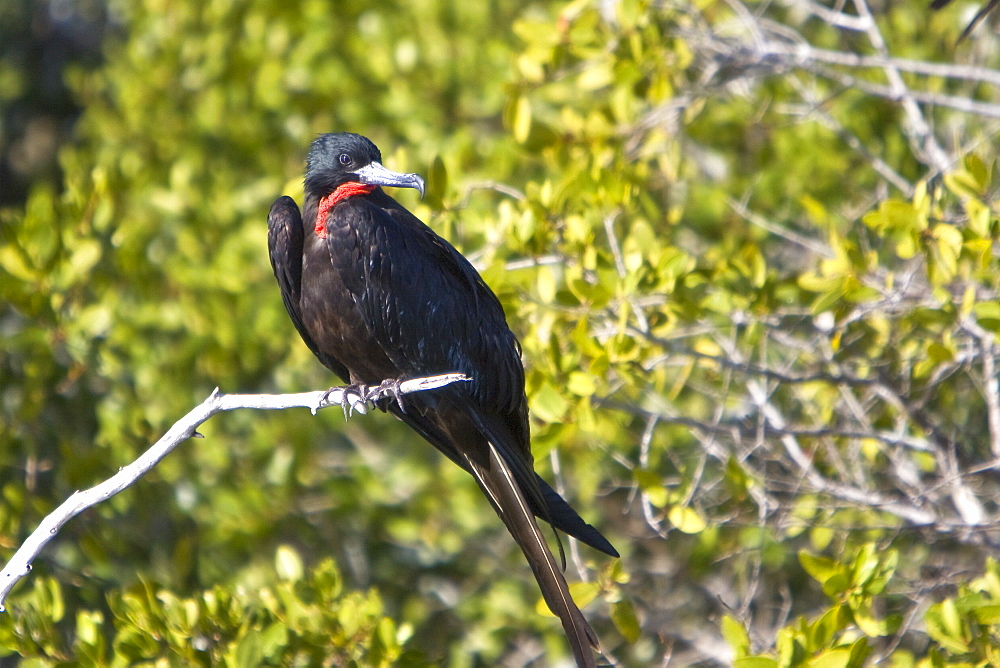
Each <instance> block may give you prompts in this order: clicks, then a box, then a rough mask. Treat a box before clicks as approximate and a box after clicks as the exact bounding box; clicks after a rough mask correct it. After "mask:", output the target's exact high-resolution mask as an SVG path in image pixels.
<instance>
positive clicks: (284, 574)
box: [274, 545, 304, 582]
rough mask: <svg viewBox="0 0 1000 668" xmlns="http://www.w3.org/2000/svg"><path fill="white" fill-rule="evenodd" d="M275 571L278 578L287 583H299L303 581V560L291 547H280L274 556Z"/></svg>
mask: <svg viewBox="0 0 1000 668" xmlns="http://www.w3.org/2000/svg"><path fill="white" fill-rule="evenodd" d="M274 570H275V572H277V574H278V577H279V578H280V579H282V580H284V581H285V582H298V581H299V580H301V579H302V574H303V570H304V569H303V566H302V558H301V557H300V556H299V553H298V552H296V551H295V548H293V547H291V546H289V545H280V546H278V549H277V550H276V551H275V555H274Z"/></svg>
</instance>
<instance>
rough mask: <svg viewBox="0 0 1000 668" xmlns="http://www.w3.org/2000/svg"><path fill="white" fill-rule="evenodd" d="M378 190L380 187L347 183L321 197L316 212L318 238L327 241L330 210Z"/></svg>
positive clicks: (352, 182)
mask: <svg viewBox="0 0 1000 668" xmlns="http://www.w3.org/2000/svg"><path fill="white" fill-rule="evenodd" d="M376 188H378V186H372V185H368V184H365V183H357V182H354V181H348V182H347V183H341V184H340V185H339V186H337V188H336V190H334V191H333V192H332V193H330V194H329V195H326V196H324V197H321V198H320V200H319V206H318V208H317V210H316V227H315V228H314V230H315V232H316V236H318V237H319V238H320V239H326V222H327V218H329V216H330V210H331V209H333V207H335V206H337V204H338V203H339V202H343V201H344V200H345V199H348V198H350V197H356V196H358V195H370V194H371V193H373V192H375V189H376Z"/></svg>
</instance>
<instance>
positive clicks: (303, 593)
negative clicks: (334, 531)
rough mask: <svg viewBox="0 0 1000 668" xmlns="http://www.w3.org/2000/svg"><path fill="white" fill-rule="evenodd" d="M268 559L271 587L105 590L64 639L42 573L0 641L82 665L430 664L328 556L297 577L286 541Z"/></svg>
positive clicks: (296, 562)
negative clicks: (190, 592)
mask: <svg viewBox="0 0 1000 668" xmlns="http://www.w3.org/2000/svg"><path fill="white" fill-rule="evenodd" d="M275 565H276V568H275V571H274V572H273V573H272V578H273V579H272V584H271V585H269V586H265V587H262V588H260V589H245V588H237V589H229V588H226V587H222V586H215V587H213V588H211V589H209V590H206V591H201V592H196V593H195V594H194V596H192V597H189V598H180V597H178V596H177V595H176V594H174V593H172V592H171V591H170V590H168V589H164V588H162V587H159V586H155V585H154V584H153V583H150V582H139V583H137V584H136V585H134V586H133V587H130V588H129V589H127V590H124V591H121V592H115V593H113V594H111V595H110V596H109V598H108V611H107V612H102V611H86V610H81V611H79V612H78V613H77V616H76V622H75V633H74V634H73V639H72V641H71V642H61V639H60V636H59V634H58V633H56V632H54V631H55V629H54V628H53V627H54V625H58V624H59V622H61V621H62V620H63V616H64V615H65V608H64V605H65V604H64V601H63V595H62V590H61V587H60V585H59V582H58V580H55V579H52V578H50V577H44V576H43V577H39V578H37V579H36V580H35V582H34V585H33V587H34V589H33V590H32V591H31V592H30V593H29V594H27V595H25V596H23V597H22V598H20V599H19V611H18V614H17V615H16V617H15V616H13V615H6V616H4V617H0V647H3V648H4V650H3V651H4V654H6V655H9V654H11V653H17V654H20V655H21V656H22V657H36V658H45V659H54V660H57V661H70V660H72V661H73V663H74V664H75V665H84V666H109V665H134V664H137V663H143V662H151V661H156V660H166V661H167V662H168V663H169V664H170V665H186V666H192V665H225V666H287V665H316V664H321V663H327V664H331V665H364V666H397V665H406V666H419V665H429V664H425V663H423V662H422V661H421V660H420V659H419V658H417V657H415V656H413V655H407V654H404V653H403V652H402V650H401V645H402V642H404V641H405V640H406V638H407V637H408V636H409V635H410V634H411V633H412V629H410V628H408V627H403V628H397V627H396V624H395V623H394V622H393V621H392V619H390V618H388V617H384V616H383V608H382V603H381V601H380V600H379V597H378V595H377V594H375V593H374V592H368V593H361V592H344V591H343V586H342V579H341V576H340V573H339V571H338V570H337V568H336V566H334V565H333V562H332V561H330V560H326V561H324V562H322V563H320V564H318V565H317V566H316V567H315V568H314V569H311V570H310V572H309V573H308V574H307V575H304V571H303V567H302V563H301V560H300V558H299V555H298V554H297V553H296V552H295V551H294V550H293V549H292V548H290V547H287V546H283V547H280V548H279V549H278V552H277V558H276V564H275ZM105 616H107V617H108V618H109V619H110V620H112V622H111V624H112V626H113V628H114V634H113V635H111V636H110V637H109V636H108V635H107V627H106V625H105Z"/></svg>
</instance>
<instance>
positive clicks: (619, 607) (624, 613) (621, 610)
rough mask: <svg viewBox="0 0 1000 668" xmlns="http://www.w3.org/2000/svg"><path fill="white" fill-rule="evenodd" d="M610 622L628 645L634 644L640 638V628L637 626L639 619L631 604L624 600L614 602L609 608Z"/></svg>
mask: <svg viewBox="0 0 1000 668" xmlns="http://www.w3.org/2000/svg"><path fill="white" fill-rule="evenodd" d="M611 621H612V622H613V623H614V625H615V628H616V629H618V632H619V633H621V634H622V636H623V637H624V638H625V640H627V641H628V642H630V643H634V642H636V641H638V640H639V638H640V637H641V636H642V628H641V626H640V625H639V618H638V617H636V615H635V608H634V607H633V606H632V602H631V601H629V600H627V599H625V600H621V601H618V602H616V603H615V604H613V605H612V606H611Z"/></svg>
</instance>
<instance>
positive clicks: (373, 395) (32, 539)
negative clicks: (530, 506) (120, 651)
mask: <svg viewBox="0 0 1000 668" xmlns="http://www.w3.org/2000/svg"><path fill="white" fill-rule="evenodd" d="M467 380H470V379H469V378H467V377H466V376H463V375H462V374H458V373H451V374H443V375H440V376H430V377H428V378H414V379H412V380H405V381H402V382H401V383H399V385H398V388H396V387H395V383H394V382H392V381H386V382H384V383H383V384H382V385H381V386H379V387H376V388H373V391H372V392H365V393H364V396H362V394H361V393H359V391H357V390H355V389H353V388H339V387H338V388H333V389H332V390H329V391H319V392H302V393H299V394H221V393H220V392H219V390H218V388H216V389H215V390H214V391H213V392H212V394H211V395H210V396H209V397H208V398H207V399H206V400H205V401H203V402H202V403H201V405H199V406H197V407H196V408H194V409H193V410H192V411H191V412H190V413H188V414H187V415H185V416H184V417H183V418H181V419H180V420H178V421H177V422H176V423H175V424H174V426H173V427H171V428H170V430H169V431H167V433H166V434H164V435H163V437H162V438H161V439H160V440H159V441H157V442H156V443H155V444H154V445H153V446H152V447H151V448H149V449H148V450H146V452H144V453H142V455H140V456H139V458H138V459H136V460H135V461H134V462H132V463H131V464H129V465H128V466H124V467H122V468H121V469H119V470H118V473H116V474H115V475H113V476H111V477H110V478H108V479H107V480H105V481H104V482H102V483H101V484H99V485H97V486H95V487H91V488H90V489H88V490H84V491H82V492H81V491H77V492H74V493H73V494H71V495H70V497H69V498H68V499H66V501H64V502H63V503H62V505H60V506H59V507H58V508H56V509H55V510H54V511H52V512H51V513H49V514H48V515H47V516H46V517H45V519H44V520H42V522H41V524H39V525H38V528H37V529H35V530H34V531H33V532H32V533H31V535H30V536H28V538H27V539H26V540H25V541H24V543H22V545H21V547H20V548H19V549H18V551H17V552H16V553H15V554H14V556H13V557H12V558H11V560H10V561H9V562H8V563H7V565H6V566H5V567H4V569H3V571H0V612H3V611H4V600H5V599H6V598H7V595H8V594H9V593H10V591H11V589H13V588H14V585H16V584H17V583H18V582H19V581H20V580H21V578H23V577H24V576H25V575H27V574H28V572H29V571H30V570H31V562H32V561H34V559H35V557H37V556H38V554H39V553H40V552H41V551H42V549H43V548H44V547H45V546H46V545H47V544H48V542H49V541H50V540H52V539H53V538H55V536H56V534H57V533H58V532H59V529H61V528H62V526H63V525H64V524H66V522H68V521H69V520H71V519H72V518H73V517H75V516H76V515H79V514H80V513H81V512H83V511H84V510H86V509H87V508H90V507H91V506H95V505H97V504H98V503H100V502H101V501H106V500H108V499H110V498H111V497H112V496H114V495H115V494H118V493H119V492H121V491H122V490H124V489H126V488H127V487H130V486H131V485H133V484H134V483H135V482H136V481H137V480H139V478H141V477H142V476H143V475H145V474H146V473H147V472H148V471H149V470H150V469H152V468H153V467H154V466H156V465H157V464H158V463H159V462H160V460H162V459H163V458H164V457H166V456H167V455H168V454H170V452H172V451H173V449H174V448H176V447H177V446H178V445H180V443H181V442H183V441H186V440H187V439H189V438H191V437H192V436H200V434H199V433H198V432H197V431H196V430H197V428H198V427H199V425H201V424H202V423H203V422H205V421H206V420H208V419H209V418H210V417H212V416H213V415H215V414H216V413H221V412H223V411H231V410H235V409H237V408H255V409H263V410H281V409H285V408H308V409H310V410H311V411H312V412H313V414H315V413H316V411H318V410H319V409H321V408H327V407H328V406H343V407H344V416H345V417H347V416H348V414H349V411H353V410H356V411H358V412H359V413H362V414H364V413H367V412H368V406H369V404H370V403H371V402H372V401H377V400H379V399H383V398H387V397H393V396H395V394H396V392H397V389H398V394H408V393H410V392H421V391H423V390H433V389H435V388H439V387H444V386H445V385H449V384H451V383H454V382H457V381H467Z"/></svg>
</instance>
